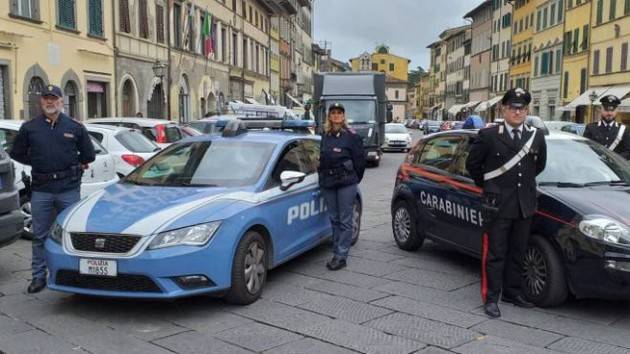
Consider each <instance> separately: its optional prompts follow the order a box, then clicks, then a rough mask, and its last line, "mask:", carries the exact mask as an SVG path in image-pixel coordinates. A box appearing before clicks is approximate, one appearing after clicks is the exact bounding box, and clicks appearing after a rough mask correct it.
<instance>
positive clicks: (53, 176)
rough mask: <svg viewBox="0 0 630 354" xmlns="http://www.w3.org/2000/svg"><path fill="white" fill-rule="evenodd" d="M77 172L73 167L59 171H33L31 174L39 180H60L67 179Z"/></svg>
mask: <svg viewBox="0 0 630 354" xmlns="http://www.w3.org/2000/svg"><path fill="white" fill-rule="evenodd" d="M75 174H76V172H75V171H74V170H72V169H70V170H65V171H59V172H51V173H35V172H31V176H33V179H36V180H38V181H54V180H60V179H65V178H69V177H74V175H75Z"/></svg>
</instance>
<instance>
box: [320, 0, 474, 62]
mask: <svg viewBox="0 0 630 354" xmlns="http://www.w3.org/2000/svg"><path fill="white" fill-rule="evenodd" d="M481 2H482V0H314V7H315V14H314V16H315V24H314V25H315V42H316V43H320V42H321V41H324V40H326V41H329V42H330V44H329V45H328V47H329V48H330V47H331V46H332V56H333V58H335V59H338V60H341V61H345V62H347V61H349V60H350V58H354V57H357V56H358V55H359V54H361V53H363V52H364V51H368V52H370V53H371V52H372V51H373V50H374V48H375V47H376V46H377V45H378V44H380V43H385V44H387V45H388V46H389V47H390V52H391V53H392V54H396V55H400V56H403V57H405V58H409V59H411V64H410V65H409V69H410V70H411V69H415V68H416V67H417V66H422V67H424V68H425V69H426V68H427V67H428V65H429V52H428V51H427V49H426V46H427V45H429V44H431V43H433V42H435V41H436V40H437V39H438V35H439V34H440V33H441V32H442V31H444V30H445V29H446V28H448V27H456V26H462V25H465V24H466V23H467V22H466V21H465V20H464V19H463V18H462V17H463V16H464V15H465V14H466V13H467V12H468V11H470V10H472V9H474V8H475V7H476V6H477V5H479V4H480V3H481ZM320 45H322V43H320Z"/></svg>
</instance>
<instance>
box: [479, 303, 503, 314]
mask: <svg viewBox="0 0 630 354" xmlns="http://www.w3.org/2000/svg"><path fill="white" fill-rule="evenodd" d="M483 311H484V312H485V313H486V315H488V317H490V318H498V317H501V311H499V306H498V305H497V303H496V302H488V303H486V304H485V305H483Z"/></svg>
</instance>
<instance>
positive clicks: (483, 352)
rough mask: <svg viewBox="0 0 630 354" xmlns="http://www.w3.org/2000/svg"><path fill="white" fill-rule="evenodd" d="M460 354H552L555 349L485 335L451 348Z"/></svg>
mask: <svg viewBox="0 0 630 354" xmlns="http://www.w3.org/2000/svg"><path fill="white" fill-rule="evenodd" d="M453 351H454V352H456V353H461V354H552V353H558V352H556V351H552V350H548V349H543V348H538V347H533V346H531V345H526V344H522V343H518V342H514V341H511V340H508V339H503V338H498V337H493V336H485V337H481V338H479V339H477V340H475V341H472V342H469V343H466V344H464V345H462V346H460V347H457V348H455V349H453Z"/></svg>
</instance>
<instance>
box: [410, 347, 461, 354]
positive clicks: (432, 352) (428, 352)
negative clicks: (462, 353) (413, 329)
mask: <svg viewBox="0 0 630 354" xmlns="http://www.w3.org/2000/svg"><path fill="white" fill-rule="evenodd" d="M449 353H453V352H452V351H450V350H446V349H442V348H438V347H433V346H429V347H426V348H424V349H422V350H419V351H417V352H415V353H414V354H449Z"/></svg>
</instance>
